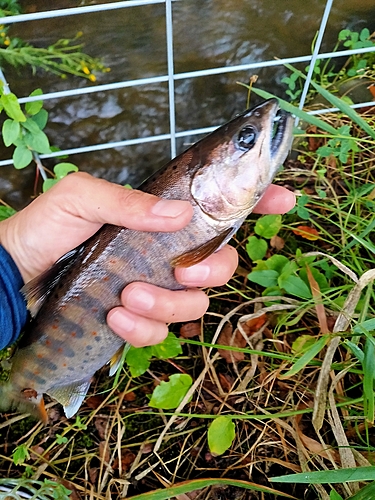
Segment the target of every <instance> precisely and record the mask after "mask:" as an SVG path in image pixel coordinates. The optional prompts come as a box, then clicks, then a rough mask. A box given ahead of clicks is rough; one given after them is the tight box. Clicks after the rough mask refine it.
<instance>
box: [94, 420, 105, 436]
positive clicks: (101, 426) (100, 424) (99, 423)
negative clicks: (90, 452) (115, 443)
mask: <svg viewBox="0 0 375 500" xmlns="http://www.w3.org/2000/svg"><path fill="white" fill-rule="evenodd" d="M94 424H95V427H96V430H97V431H98V434H99V438H100V439H103V440H105V439H106V437H107V427H108V419H107V418H104V417H96V418H95V421H94Z"/></svg>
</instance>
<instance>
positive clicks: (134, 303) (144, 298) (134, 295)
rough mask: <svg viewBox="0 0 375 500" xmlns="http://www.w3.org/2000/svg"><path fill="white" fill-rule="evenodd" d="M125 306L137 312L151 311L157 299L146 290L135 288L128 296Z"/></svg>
mask: <svg viewBox="0 0 375 500" xmlns="http://www.w3.org/2000/svg"><path fill="white" fill-rule="evenodd" d="M124 305H125V306H126V307H129V308H130V309H133V310H134V309H135V310H137V311H149V310H150V309H152V308H153V307H154V305H155V298H154V296H153V295H152V294H151V293H149V292H146V290H142V289H140V288H133V289H132V290H131V291H130V292H129V294H128V295H127V296H126V299H125V304H124Z"/></svg>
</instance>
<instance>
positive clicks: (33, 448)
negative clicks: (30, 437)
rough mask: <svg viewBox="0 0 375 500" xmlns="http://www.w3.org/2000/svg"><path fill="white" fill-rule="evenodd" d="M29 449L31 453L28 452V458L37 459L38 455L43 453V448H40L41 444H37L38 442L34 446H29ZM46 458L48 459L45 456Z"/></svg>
mask: <svg viewBox="0 0 375 500" xmlns="http://www.w3.org/2000/svg"><path fill="white" fill-rule="evenodd" d="M30 450H31V453H30V458H31V459H32V460H37V459H38V458H39V456H40V455H43V453H44V451H45V450H44V448H42V447H41V446H39V445H38V444H36V445H34V446H31V447H30ZM33 452H34V453H33ZM45 458H46V460H48V457H47V456H46V457H45Z"/></svg>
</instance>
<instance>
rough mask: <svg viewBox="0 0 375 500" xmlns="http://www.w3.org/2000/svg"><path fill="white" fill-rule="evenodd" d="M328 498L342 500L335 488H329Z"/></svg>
mask: <svg viewBox="0 0 375 500" xmlns="http://www.w3.org/2000/svg"><path fill="white" fill-rule="evenodd" d="M329 500H344V499H343V498H342V496H341V495H339V494H338V493H337V491H336V490H331V491H330V493H329Z"/></svg>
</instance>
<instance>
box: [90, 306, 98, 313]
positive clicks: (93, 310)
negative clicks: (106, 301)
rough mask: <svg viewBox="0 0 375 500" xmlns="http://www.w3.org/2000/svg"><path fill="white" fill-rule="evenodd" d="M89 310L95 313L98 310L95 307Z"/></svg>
mask: <svg viewBox="0 0 375 500" xmlns="http://www.w3.org/2000/svg"><path fill="white" fill-rule="evenodd" d="M91 311H92V312H94V313H97V312H98V311H99V309H98V308H97V307H92V308H91Z"/></svg>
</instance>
